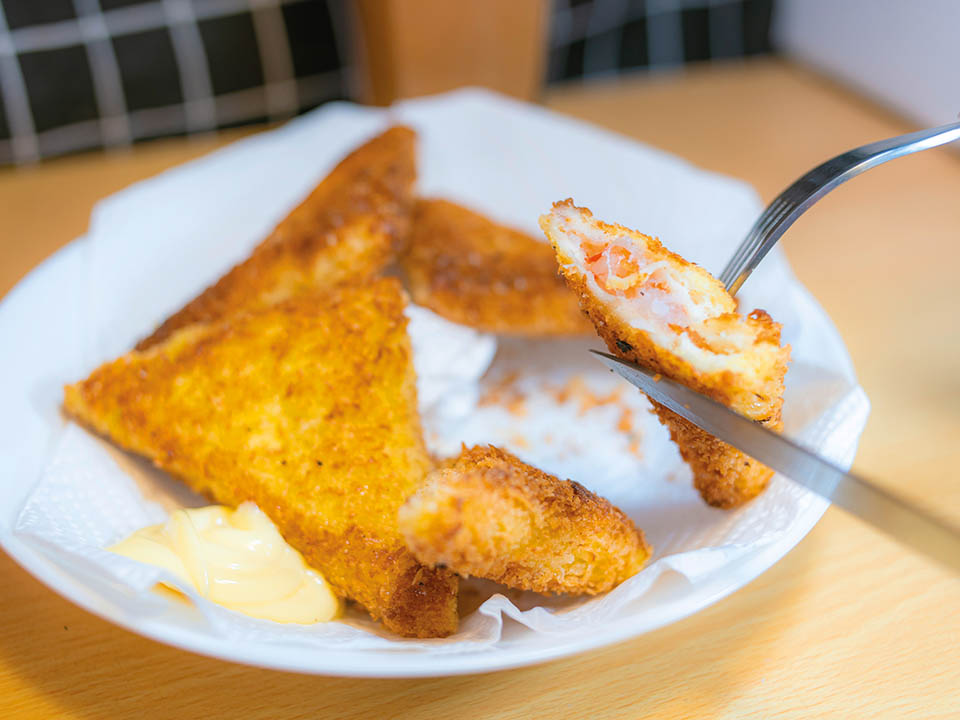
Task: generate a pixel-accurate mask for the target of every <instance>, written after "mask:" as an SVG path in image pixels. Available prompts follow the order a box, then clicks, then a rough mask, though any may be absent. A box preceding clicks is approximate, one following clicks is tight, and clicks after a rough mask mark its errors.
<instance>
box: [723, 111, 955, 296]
mask: <svg viewBox="0 0 960 720" xmlns="http://www.w3.org/2000/svg"><path fill="white" fill-rule="evenodd" d="M954 140H960V122H955V123H951V124H950V125H941V126H940V127H935V128H930V129H929V130H920V131H918V132H913V133H908V134H906V135H899V136H897V137H894V138H890V139H889V140H881V141H879V142H875V143H870V144H869V145H864V146H863V147H858V148H854V149H853V150H848V151H847V152H845V153H843V154H842V155H837V156H836V157H835V158H833V159H832V160H827V161H826V162H825V163H823V164H822V165H818V166H817V167H815V168H814V169H813V170H811V171H810V172H808V173H807V174H806V175H804V176H803V177H801V178H800V179H799V180H797V181H796V182H795V183H793V185H791V186H790V187H788V188H787V189H786V190H784V191H783V192H782V193H780V195H778V196H777V198H776V199H775V200H774V201H773V202H772V203H770V205H769V206H768V207H767V209H766V210H764V211H763V214H761V215H760V217H759V218H757V222H756V223H755V224H754V226H753V227H752V228H751V230H750V232H749V233H748V234H747V237H746V238H744V240H743V242H742V243H740V247H738V248H737V250H736V252H734V254H733V257H731V258H730V261H729V262H728V263H727V266H726V267H725V268H724V269H723V272H722V273H720V278H719V279H720V282H722V283H723V284H724V286H725V287H726V288H727V290H728V291H729V292H730V294H731V295H736V294H737V291H738V290H739V289H740V286H741V285H743V283H744V282H745V281H746V279H747V278H748V277H750V273H752V272H753V271H754V270H755V269H756V267H757V265H759V264H760V261H761V260H763V258H764V256H765V255H766V254H767V253H768V252H770V248H772V247H773V246H774V245H776V244H777V240H779V239H780V237H781V236H782V235H783V233H785V232H786V231H787V228H789V227H790V226H791V225H793V223H794V222H795V221H796V219H797V218H798V217H800V216H801V215H803V213H804V212H806V210H807V208H809V207H810V206H811V205H813V204H814V203H815V202H816V201H817V200H819V199H820V198H822V197H823V196H824V195H826V194H827V193H828V192H830V191H831V190H833V189H834V188H835V187H837V186H838V185H841V184H843V183H845V182H846V181H847V180H849V179H850V178H853V177H856V176H857V175H859V174H860V173H862V172H866V171H867V170H869V169H870V168H873V167H876V166H877V165H882V164H883V163H885V162H888V161H890V160H894V159H896V158H898V157H903V156H904V155H910V154H911V153H915V152H919V151H921V150H929V149H930V148H934V147H937V146H938V145H944V144H946V143H949V142H953V141H954Z"/></svg>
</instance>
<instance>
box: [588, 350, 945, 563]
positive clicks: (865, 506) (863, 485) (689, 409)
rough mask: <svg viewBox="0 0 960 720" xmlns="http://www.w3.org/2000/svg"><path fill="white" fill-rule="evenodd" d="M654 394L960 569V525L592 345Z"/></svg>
mask: <svg viewBox="0 0 960 720" xmlns="http://www.w3.org/2000/svg"><path fill="white" fill-rule="evenodd" d="M590 352H592V353H593V354H594V355H597V356H598V357H599V358H600V360H601V361H602V362H603V363H604V364H605V365H606V366H607V367H608V368H610V369H611V370H613V371H614V372H615V373H617V374H618V375H620V376H621V377H622V378H624V379H625V380H626V381H627V382H629V383H631V384H632V385H635V386H636V387H638V388H640V390H642V391H643V392H644V393H646V395H647V396H649V397H650V398H651V399H652V400H655V401H656V402H658V403H660V404H661V405H664V406H665V407H667V408H669V409H670V410H672V411H673V412H675V413H676V414H677V415H680V416H681V417H683V418H686V419H687V420H689V421H690V422H692V423H693V424H694V425H696V426H697V427H699V428H701V429H702V430H705V431H706V432H708V433H710V434H711V435H713V436H714V437H716V438H718V439H719V440H722V441H723V442H725V443H727V444H728V445H732V446H733V447H735V448H737V449H738V450H741V451H742V452H744V453H746V454H747V455H749V456H751V457H752V458H754V459H755V460H757V461H758V462H761V463H763V464H764V465H766V466H767V467H769V468H772V469H774V470H776V471H777V472H779V473H780V474H782V475H784V476H785V477H787V478H789V479H790V480H792V481H793V482H796V483H798V484H800V485H803V486H804V487H806V488H808V489H810V490H812V491H813V492H815V493H817V494H818V495H820V496H821V497H824V498H826V499H827V500H829V501H831V502H833V503H834V504H836V505H838V506H839V507H841V508H843V509H844V510H846V511H847V512H848V513H850V514H851V515H854V516H856V517H857V518H859V519H860V520H863V521H864V522H866V523H868V524H870V525H872V526H873V527H875V528H877V529H878V530H881V531H882V532H884V533H886V534H888V535H890V536H891V537H892V538H894V539H895V540H897V541H898V542H900V543H902V544H903V545H906V546H907V547H909V548H912V549H913V550H916V551H918V552H921V553H923V554H924V555H926V556H928V557H930V558H932V559H934V560H936V561H937V562H939V563H940V564H942V565H945V566H946V567H948V568H950V569H952V570H953V571H954V572H956V573H960V530H958V529H957V528H956V527H953V526H951V525H950V524H949V523H947V522H946V521H944V520H942V519H940V518H937V517H934V516H933V515H931V514H930V513H928V512H926V511H924V510H922V509H921V508H919V507H918V506H916V505H914V504H913V503H911V502H909V501H908V500H905V499H903V498H899V497H897V496H896V495H894V494H892V493H890V492H889V491H887V490H884V489H883V488H881V487H878V486H877V485H874V484H873V483H871V482H869V481H868V480H866V479H864V478H862V477H858V476H857V475H854V474H853V473H848V472H846V471H844V470H843V469H841V468H840V467H838V466H837V465H835V464H834V463H832V462H831V461H829V460H827V459H825V458H822V457H820V456H819V455H817V454H816V453H814V452H811V451H810V450H807V449H806V448H804V447H802V446H801V445H798V444H797V443H795V442H794V441H792V440H790V439H789V438H786V437H784V436H783V435H779V434H777V433H775V432H773V431H772V430H768V429H767V428H765V427H763V426H762V425H760V424H759V423H756V422H754V421H753V420H750V419H748V418H745V417H744V416H742V415H739V414H737V413H735V412H734V411H733V410H730V409H729V408H727V407H726V406H724V405H721V404H720V403H718V402H715V401H713V400H711V399H710V398H708V397H705V396H704V395H701V394H700V393H698V392H696V391H694V390H691V389H690V388H688V387H686V386H685V385H681V384H680V383H677V382H674V381H672V380H669V379H668V378H665V377H662V376H661V375H659V374H658V373H654V372H652V371H650V370H647V369H646V368H643V367H641V366H639V365H636V364H634V363H631V362H627V361H625V360H621V359H620V358H618V357H615V356H613V355H608V354H607V353H604V352H599V351H597V350H591V351H590Z"/></svg>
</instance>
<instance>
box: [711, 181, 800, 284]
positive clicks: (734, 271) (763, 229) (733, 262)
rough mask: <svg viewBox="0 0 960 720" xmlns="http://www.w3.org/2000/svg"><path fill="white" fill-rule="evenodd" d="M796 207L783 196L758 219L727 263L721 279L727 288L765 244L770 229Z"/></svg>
mask: <svg viewBox="0 0 960 720" xmlns="http://www.w3.org/2000/svg"><path fill="white" fill-rule="evenodd" d="M795 207H796V205H795V204H794V203H791V202H787V201H786V200H785V199H784V198H783V196H782V195H781V196H780V197H778V198H776V199H775V200H774V201H773V203H771V204H770V205H769V206H768V207H767V209H766V210H764V211H763V213H762V214H761V215H760V217H759V218H757V222H756V223H754V225H753V227H752V228H751V229H750V232H749V233H748V234H747V236H746V238H744V240H743V242H742V243H741V244H740V246H739V247H738V248H737V250H736V252H734V254H733V257H731V258H730V260H729V261H728V262H727V265H726V267H724V269H723V272H721V273H720V277H719V279H720V281H721V282H722V283H723V284H724V285H725V286H729V285H730V283H731V282H733V281H734V280H735V279H736V277H737V275H739V274H740V272H742V271H743V269H744V267H746V264H747V263H748V262H749V260H750V258H751V257H752V255H753V254H754V253H755V252H756V251H757V248H758V247H760V245H761V244H762V243H763V240H764V238H765V237H766V236H767V233H768V232H769V231H770V229H771V228H772V227H773V226H774V225H776V223H778V222H780V220H782V219H783V217H784V216H786V215H787V214H788V213H789V212H790V211H791V210H792V209H793V208H795Z"/></svg>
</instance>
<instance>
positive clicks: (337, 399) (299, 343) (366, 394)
mask: <svg viewBox="0 0 960 720" xmlns="http://www.w3.org/2000/svg"><path fill="white" fill-rule="evenodd" d="M403 310H404V297H403V293H402V290H401V289H400V287H399V284H398V283H397V282H396V281H395V280H392V279H382V280H376V281H373V282H372V283H370V284H368V285H366V286H363V287H350V288H344V289H341V290H338V291H335V292H333V293H332V294H330V295H329V296H324V297H323V298H321V299H317V298H313V297H310V296H306V295H304V296H300V297H297V298H293V299H290V300H287V301H284V302H282V303H279V304H277V305H275V306H271V307H269V308H264V309H260V310H256V311H252V312H250V313H247V314H242V315H237V316H234V317H233V318H232V319H231V320H230V321H229V322H226V323H221V324H211V325H193V326H191V327H189V328H186V329H184V330H182V331H180V332H178V333H175V334H173V335H172V336H171V337H170V339H169V340H167V341H166V342H165V343H163V344H159V345H155V346H154V347H152V348H151V349H149V350H146V351H144V352H138V351H134V352H131V353H129V354H127V355H124V356H123V357H120V358H119V359H117V360H114V361H113V362H110V363H107V364H105V365H103V366H101V367H100V368H98V369H97V370H96V371H94V372H93V374H92V375H90V377H89V378H87V379H86V380H84V381H82V382H79V383H77V384H75V385H71V386H68V387H67V388H66V399H65V407H66V410H67V411H68V412H69V413H70V414H71V415H73V416H74V417H75V418H77V419H78V420H80V421H81V422H82V423H84V424H85V425H87V426H89V427H91V428H93V429H94V430H96V431H97V432H99V433H102V434H103V435H106V436H107V437H109V438H110V439H112V440H113V441H114V442H116V443H117V444H118V445H120V446H121V447H123V448H126V449H127V450H132V451H134V452H137V453H140V454H142V455H145V456H146V457H148V458H150V459H151V460H152V461H153V462H154V464H155V465H157V466H158V467H160V468H162V469H164V470H166V471H168V472H170V473H171V474H173V475H175V476H177V477H179V478H181V479H182V480H184V481H185V482H186V483H187V484H188V485H189V486H190V487H192V488H193V489H194V490H197V491H199V492H201V493H203V494H204V495H206V496H207V497H209V498H211V499H212V500H213V501H215V502H217V503H222V504H226V505H231V506H236V505H239V504H240V503H241V502H244V501H247V500H250V501H253V502H255V503H256V504H257V505H258V506H259V507H260V509H261V510H263V512H265V513H266V514H267V515H268V516H269V517H270V518H271V520H273V521H274V522H275V523H276V525H277V527H278V529H279V530H280V533H281V534H282V535H283V537H284V538H285V539H286V540H287V541H288V542H289V543H290V544H291V545H292V546H293V547H294V548H296V549H297V550H299V551H300V552H301V553H303V555H304V557H305V559H306V561H307V563H308V564H309V565H311V566H313V567H315V568H316V569H318V570H319V571H320V572H321V573H323V575H324V577H325V578H326V579H327V580H328V582H329V583H330V585H331V587H333V588H334V590H335V591H336V592H337V593H338V594H339V595H340V596H341V597H346V598H350V599H353V600H356V601H357V602H359V603H360V604H362V605H363V606H364V607H365V608H366V609H367V610H368V611H369V612H370V614H371V615H372V616H373V617H374V618H376V619H379V620H382V621H383V624H384V625H385V626H386V627H387V628H388V629H390V630H392V631H394V632H396V633H399V634H401V635H405V636H415V637H441V636H445V635H449V634H450V633H452V632H454V631H455V630H456V627H457V610H456V601H457V578H456V577H455V576H454V575H452V574H451V573H449V572H447V571H444V570H435V569H431V568H427V567H424V566H423V565H421V564H420V563H419V562H417V560H416V559H415V558H414V557H413V555H412V554H411V553H410V551H409V550H407V548H406V545H405V543H404V541H403V538H402V537H401V535H400V533H399V530H398V528H397V520H396V517H397V510H398V509H399V507H400V505H401V504H402V503H403V501H404V500H405V499H406V498H407V497H409V495H410V494H412V493H413V492H414V491H415V490H416V488H417V487H418V486H419V484H420V483H421V482H422V480H423V478H424V476H425V475H426V473H427V471H428V470H429V469H430V459H429V457H428V455H427V451H426V449H425V447H424V443H423V439H422V437H421V428H420V422H419V418H418V415H417V405H416V385H415V377H414V371H413V366H412V362H411V348H410V341H409V338H408V337H407V333H406V319H405V317H404V314H403Z"/></svg>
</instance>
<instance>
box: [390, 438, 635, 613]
mask: <svg viewBox="0 0 960 720" xmlns="http://www.w3.org/2000/svg"><path fill="white" fill-rule="evenodd" d="M399 525H400V531H401V532H402V533H403V535H404V537H405V538H406V540H407V546H408V547H409V548H410V549H411V550H412V551H413V553H414V555H416V557H417V558H418V559H419V560H420V561H421V562H423V563H424V564H425V565H431V566H434V567H438V566H445V567H448V568H450V569H451V570H453V571H455V572H457V573H459V574H461V575H464V576H466V575H474V576H476V577H482V578H486V579H488V580H494V581H496V582H499V583H503V584H504V585H509V586H510V587H514V588H520V589H523V590H534V591H536V592H553V593H570V594H575V595H581V594H586V595H595V594H597V593H602V592H606V591H607V590H610V589H611V588H613V587H615V586H617V585H619V584H620V583H621V582H623V581H624V580H626V579H627V578H629V577H631V576H633V575H634V574H636V573H637V572H639V570H640V568H641V567H643V564H644V563H645V562H646V561H647V559H648V558H649V557H650V553H651V550H650V546H649V545H647V542H646V540H645V539H644V537H643V533H642V532H641V531H640V530H638V529H637V528H636V527H635V526H634V524H633V522H632V521H631V520H630V518H628V517H627V516H626V515H624V514H623V512H622V511H620V510H619V509H617V508H616V507H614V506H613V505H611V504H610V503H609V502H608V501H607V500H604V499H603V498H602V497H599V496H598V495H595V494H594V493H592V492H590V491H589V490H587V489H586V488H584V487H583V486H582V485H580V484H578V483H575V482H573V481H571V480H566V481H564V480H559V479H558V478H556V477H554V476H553V475H548V474H547V473H545V472H542V471H540V470H537V469H536V468H534V467H531V466H530V465H527V464H526V463H524V462H521V461H520V460H519V459H517V458H516V457H514V456H513V455H511V454H510V453H507V452H504V451H503V450H500V449H499V448H495V447H492V446H488V447H479V446H478V447H474V448H471V449H469V450H468V449H464V451H463V453H462V454H461V455H460V456H459V457H458V458H457V459H456V460H455V461H453V462H452V463H450V464H448V465H447V466H445V467H442V468H440V469H437V470H435V471H433V472H432V473H430V475H428V476H427V482H426V483H425V484H424V486H423V487H422V488H421V489H420V490H419V491H418V492H417V493H416V494H415V495H413V496H412V497H411V498H410V499H409V500H408V501H407V502H406V503H405V504H404V505H403V507H401V508H400V513H399Z"/></svg>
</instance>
